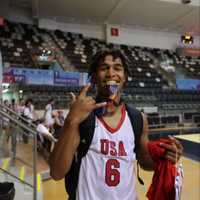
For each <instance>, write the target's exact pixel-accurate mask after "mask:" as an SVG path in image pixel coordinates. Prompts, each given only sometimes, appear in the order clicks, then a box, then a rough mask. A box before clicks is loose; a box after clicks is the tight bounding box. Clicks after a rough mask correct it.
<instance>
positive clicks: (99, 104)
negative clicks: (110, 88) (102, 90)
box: [94, 102, 107, 109]
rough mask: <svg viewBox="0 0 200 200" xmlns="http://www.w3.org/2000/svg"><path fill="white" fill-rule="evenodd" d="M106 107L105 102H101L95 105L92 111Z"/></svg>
mask: <svg viewBox="0 0 200 200" xmlns="http://www.w3.org/2000/svg"><path fill="white" fill-rule="evenodd" d="M106 105H107V102H102V103H96V104H95V105H94V109H97V108H101V107H104V106H106Z"/></svg>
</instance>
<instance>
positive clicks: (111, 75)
mask: <svg viewBox="0 0 200 200" xmlns="http://www.w3.org/2000/svg"><path fill="white" fill-rule="evenodd" d="M106 76H107V77H109V78H110V77H113V76H115V70H114V69H113V68H112V67H109V68H108V69H107V73H106Z"/></svg>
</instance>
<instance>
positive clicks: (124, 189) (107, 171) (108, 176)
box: [76, 110, 138, 200]
mask: <svg viewBox="0 0 200 200" xmlns="http://www.w3.org/2000/svg"><path fill="white" fill-rule="evenodd" d="M95 123H96V124H95V132H94V136H93V139H92V143H91V145H90V148H89V150H88V152H87V154H86V156H85V157H83V158H82V161H81V166H80V173H79V180H78V187H77V192H76V200H137V199H138V198H137V194H136V189H135V186H136V176H135V170H134V161H135V157H136V155H135V153H134V151H133V149H134V147H135V142H134V141H135V138H134V133H133V129H132V125H131V122H130V120H129V117H128V114H127V112H126V111H125V110H124V113H123V114H122V119H121V121H120V123H119V125H118V127H117V128H116V130H113V129H112V128H110V127H108V125H106V124H105V122H103V121H102V119H101V120H100V119H98V118H96V122H95Z"/></svg>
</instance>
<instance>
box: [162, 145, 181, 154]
mask: <svg viewBox="0 0 200 200" xmlns="http://www.w3.org/2000/svg"><path fill="white" fill-rule="evenodd" d="M160 146H161V147H163V148H165V149H166V150H169V151H173V152H175V153H176V152H177V148H176V146H175V145H173V144H166V143H160Z"/></svg>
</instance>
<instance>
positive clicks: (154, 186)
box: [146, 139, 176, 200]
mask: <svg viewBox="0 0 200 200" xmlns="http://www.w3.org/2000/svg"><path fill="white" fill-rule="evenodd" d="M161 143H167V144H170V143H171V141H170V140H168V139H160V140H156V141H150V142H149V143H148V149H149V153H150V155H151V157H152V159H153V161H154V175H153V178H152V183H151V185H150V187H149V190H148V192H147V194H146V196H147V197H148V199H149V200H175V187H174V182H175V175H176V167H175V165H174V164H173V163H172V162H171V161H169V160H167V159H166V158H165V153H166V150H165V149H164V148H163V147H162V146H160V144H161Z"/></svg>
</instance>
